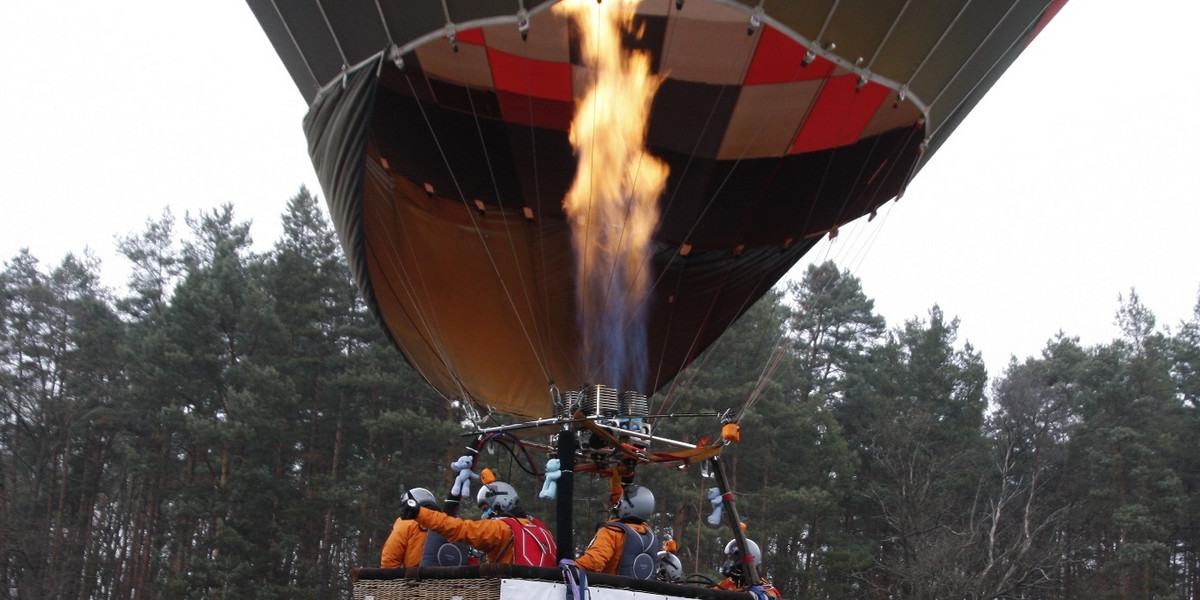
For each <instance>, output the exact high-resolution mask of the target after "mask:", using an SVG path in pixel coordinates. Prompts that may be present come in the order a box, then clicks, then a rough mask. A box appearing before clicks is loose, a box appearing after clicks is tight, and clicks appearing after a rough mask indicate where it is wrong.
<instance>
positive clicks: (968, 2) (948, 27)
mask: <svg viewBox="0 0 1200 600" xmlns="http://www.w3.org/2000/svg"><path fill="white" fill-rule="evenodd" d="M968 6H971V0H966V1H965V2H963V5H962V7H960V8H959V9H958V13H957V14H955V15H954V19H952V20H951V21H950V24H949V25H946V28H945V29H943V30H942V35H940V36H938V39H937V41H936V42H934V43H933V46H931V47H930V48H929V51H928V52H926V53H925V57H924V58H922V59H921V62H920V63H919V64H917V68H916V69H913V72H912V75H910V76H909V77H908V81H905V82H904V87H905V89H907V88H908V86H909V85H910V84H912V82H913V81H914V80H915V79H916V78H917V75H920V74H921V70H922V69H924V68H925V65H927V64H929V59H930V58H932V57H933V53H934V52H937V49H938V48H939V47H941V45H942V42H944V41H945V40H946V36H948V35H950V31H951V30H952V29H954V26H955V25H957V24H958V20H959V19H961V18H962V16H963V14H964V13H966V12H967V7H968ZM926 106H928V105H926Z"/></svg>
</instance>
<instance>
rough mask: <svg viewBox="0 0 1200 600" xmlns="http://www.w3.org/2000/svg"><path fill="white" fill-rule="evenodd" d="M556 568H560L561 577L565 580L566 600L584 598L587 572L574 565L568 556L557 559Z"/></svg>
mask: <svg viewBox="0 0 1200 600" xmlns="http://www.w3.org/2000/svg"><path fill="white" fill-rule="evenodd" d="M558 568H559V569H562V572H563V579H565V580H566V584H567V598H568V600H572V599H573V600H584V598H585V597H586V595H587V574H586V573H584V571H583V569H580V568H579V567H577V566H575V561H574V560H571V559H569V558H564V559H562V560H560V561H558Z"/></svg>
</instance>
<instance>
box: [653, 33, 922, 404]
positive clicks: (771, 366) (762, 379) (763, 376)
mask: <svg viewBox="0 0 1200 600" xmlns="http://www.w3.org/2000/svg"><path fill="white" fill-rule="evenodd" d="M831 16H832V11H831V13H830V15H828V16H827V19H826V21H827V22H828V19H829V18H830V17H831ZM893 27H894V23H893ZM822 30H824V28H822ZM876 54H878V50H877V52H876ZM872 60H874V57H873V58H872ZM800 68H803V67H798V68H797V69H796V72H794V73H793V76H794V75H795V74H798V72H799V69H800ZM824 85H825V84H824V83H823V84H822V88H821V90H823V89H824ZM821 90H819V91H818V92H817V97H819V95H820V93H821ZM855 101H857V95H856V98H855ZM815 104H816V102H815V100H814V102H813V103H811V104H809V106H808V108H807V110H806V114H805V116H804V117H803V118H802V119H801V121H800V124H799V125H798V126H797V131H796V135H798V134H799V130H800V129H801V128H802V127H803V125H804V123H805V122H807V120H808V118H809V117H810V116H811V111H812V109H813V107H814V106H815ZM848 113H849V111H848ZM765 123H766V117H765V116H764V118H763V120H762V121H760V125H759V130H758V131H756V132H755V137H757V135H758V134H759V132H761V130H762V128H763V127H764V126H765ZM848 123H849V119H848V118H847V119H846V120H844V121H843V124H842V127H843V131H844V128H845V127H846V126H848ZM910 136H911V133H910ZM753 139H754V138H752V140H753ZM907 139H911V137H909V138H907ZM878 143H879V140H878V139H876V140H875V146H873V148H874V147H877V145H878ZM903 147H905V144H904V143H901V144H899V145H897V147H896V150H895V151H898V150H899V149H900V148H903ZM836 152H837V149H836V148H835V149H834V153H836ZM870 154H874V149H873V150H872V152H871V153H869V155H870ZM743 156H744V154H743ZM832 158H833V156H832V154H831V161H832ZM739 160H740V159H739ZM889 163H891V164H890V166H889V167H888V170H889V172H890V170H891V169H892V168H893V167H894V161H889ZM830 164H831V162H827V163H826V169H825V172H824V174H823V175H822V177H821V184H820V186H819V187H824V181H825V178H826V177H827V176H828V175H829V168H830ZM735 167H736V163H735ZM865 168H866V163H864V164H863V165H862V167H861V168H860V170H859V173H858V175H857V176H856V180H859V181H861V179H862V177H863V174H864V170H865ZM776 172H778V171H776ZM911 174H912V172H911V171H910V174H909V176H908V179H911ZM861 193H866V191H865V190H863V191H862V192H861ZM819 195H820V193H819V189H818V193H817V195H816V197H819ZM816 197H814V201H813V203H812V205H811V206H810V210H809V215H808V217H807V218H806V220H805V223H804V225H803V227H807V225H808V223H809V222H810V221H811V218H812V215H813V211H814V210H815V208H816V205H817V204H818V202H817V200H816ZM710 202H711V201H710ZM849 204H850V197H847V198H846V199H845V200H844V201H843V203H842V205H841V207H839V210H838V213H837V216H836V217H835V219H834V220H835V223H836V222H838V221H841V219H842V218H843V215H844V214H845V211H846V209H847V208H848V206H849ZM706 209H707V207H706ZM875 210H878V207H876V208H875ZM889 214H890V211H889ZM702 216H703V215H702ZM747 222H748V220H747ZM744 223H745V222H744ZM882 224H883V222H881V223H880V226H881V227H882ZM744 226H745V225H743V227H744ZM803 227H802V229H803ZM881 227H880V228H876V230H875V231H876V232H875V237H872V238H871V240H870V241H871V243H873V242H874V240H875V239H876V237H877V236H878V233H879V231H880V230H881ZM835 228H836V226H835ZM831 240H832V238H831ZM829 247H832V241H831V242H830V244H829V245H827V248H829ZM827 253H828V252H827ZM860 254H861V252H860ZM831 282H832V281H830V282H826V287H823V288H822V289H821V290H819V291H818V294H817V295H818V296H819V295H820V294H823V293H825V291H826V289H827V286H828V285H829V283H831ZM748 300H749V298H747V301H748ZM789 329H790V328H789V327H788V326H786V325H785V326H784V327H783V328H782V330H781V333H780V338H779V340H778V342H777V344H776V349H775V351H773V352H772V355H771V356H770V357H769V358H768V361H767V364H766V365H764V368H763V370H762V372H761V373H760V375H759V380H758V382H757V384H756V386H755V388H754V390H753V391H752V392H751V394H750V395H749V397H748V398H747V399H746V401H745V402H743V403H742V405H741V407H740V408H739V409H738V412H737V416H736V418H735V420H737V419H740V418H741V417H742V416H743V415H744V414H745V412H746V411H747V410H748V409H749V408H750V406H751V405H753V403H754V402H755V401H756V400H757V397H758V396H759V394H760V393H761V392H762V390H763V389H764V387H765V384H766V382H767V381H768V380H769V379H770V377H771V376H772V375H773V373H774V371H775V369H776V368H777V367H778V365H779V363H780V361H781V359H782V356H783V354H784V352H785V350H786V344H784V342H785V341H786V340H787V339H790V337H789V336H788V332H789ZM718 339H719V338H718ZM710 355H711V354H709V355H706V357H707V356H710ZM704 360H705V359H702V363H703V362H704ZM687 364H689V366H695V367H696V368H695V369H689V368H688V367H685V372H686V371H688V370H691V371H692V373H691V374H690V375H689V376H688V377H686V378H680V377H676V380H675V383H674V384H673V386H672V388H671V390H670V391H669V392H668V394H667V397H666V398H665V399H664V401H663V403H662V407H666V406H667V405H668V403H670V402H671V400H672V396H673V395H674V394H675V392H676V391H678V389H679V387H680V385H681V384H690V383H691V382H693V381H694V380H695V377H696V376H697V375H698V373H699V367H700V366H702V364H701V365H690V363H687ZM682 374H683V373H681V375H682Z"/></svg>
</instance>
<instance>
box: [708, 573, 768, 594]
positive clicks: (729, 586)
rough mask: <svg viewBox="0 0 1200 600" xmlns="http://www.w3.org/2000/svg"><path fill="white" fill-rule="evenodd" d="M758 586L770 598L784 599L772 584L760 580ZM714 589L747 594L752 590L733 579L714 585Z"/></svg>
mask: <svg viewBox="0 0 1200 600" xmlns="http://www.w3.org/2000/svg"><path fill="white" fill-rule="evenodd" d="M758 585H760V586H761V587H762V589H763V591H764V592H766V593H767V595H768V596H770V597H772V598H782V596H780V595H779V590H777V589H775V586H773V585H771V584H770V583H767V580H766V579H761V580H759V584H758ZM713 589H717V590H729V591H731V592H745V591H748V590H749V589H750V587H749V586H745V585H738V584H736V583H734V582H733V579H732V578H730V577H726V578H725V579H722V580H721V582H720V583H718V584H717V585H714V586H713Z"/></svg>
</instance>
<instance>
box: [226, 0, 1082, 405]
mask: <svg viewBox="0 0 1200 600" xmlns="http://www.w3.org/2000/svg"><path fill="white" fill-rule="evenodd" d="M1064 2H1065V0H1003V1H994V2H970V1H968V0H964V1H961V2H943V1H937V0H916V1H912V0H909V1H900V0H885V1H878V0H869V1H868V0H851V1H845V0H820V1H816V2H794V1H754V2H751V1H745V2H737V1H733V0H647V1H645V2H642V3H641V4H640V6H639V7H638V8H637V14H636V17H635V26H634V27H633V28H632V33H630V34H628V35H627V37H626V40H625V41H626V43H627V45H628V46H630V47H632V48H635V49H637V50H638V51H641V52H644V53H647V54H648V56H649V57H650V61H651V68H652V70H653V72H654V73H655V74H656V75H657V76H659V77H661V78H662V82H661V85H660V86H659V87H658V90H657V94H656V95H655V96H654V99H653V105H652V107H651V110H650V115H649V121H648V126H647V130H646V139H645V143H646V146H647V149H648V151H649V152H650V153H651V154H653V155H654V156H656V157H658V158H659V159H661V160H662V161H664V162H665V163H666V164H667V165H668V167H669V177H668V179H667V181H666V185H665V189H664V190H663V193H662V194H661V196H660V199H659V210H660V213H661V219H660V222H659V223H658V226H657V229H656V230H655V231H654V233H653V238H652V243H651V249H650V259H649V262H650V264H649V266H648V270H649V273H650V274H651V275H650V280H651V282H652V283H651V287H650V290H649V294H648V297H647V299H646V301H645V306H644V310H645V311H646V314H647V317H648V318H647V319H646V322H647V323H648V329H647V332H646V335H645V348H644V349H640V350H639V351H638V354H637V357H638V358H636V359H635V360H636V362H638V363H639V364H638V368H637V369H635V370H634V371H635V372H636V373H637V374H636V376H634V377H633V379H632V380H627V381H613V382H605V381H600V374H599V373H597V372H596V369H595V368H594V367H593V366H591V365H587V364H584V361H583V360H581V358H580V356H581V351H580V346H581V344H583V343H584V336H583V335H582V334H581V329H580V328H581V325H580V323H579V322H578V320H577V302H578V300H577V296H576V276H575V273H574V263H573V260H572V258H571V255H572V251H571V234H570V231H569V229H568V226H567V222H566V221H567V219H566V216H565V214H564V210H563V206H562V203H563V198H564V195H565V194H566V193H567V190H568V188H569V187H570V185H571V182H572V179H573V177H574V175H575V173H576V168H577V167H576V165H577V162H576V156H575V152H574V151H573V149H572V147H571V145H570V143H569V140H568V136H569V133H568V132H569V129H570V123H571V119H572V115H573V113H574V110H575V102H576V100H577V99H578V97H579V95H580V89H581V87H582V86H583V85H584V84H585V83H586V81H587V80H588V79H589V74H588V73H587V69H586V68H584V67H582V66H580V59H579V55H580V48H579V39H580V36H579V31H578V29H577V28H576V27H575V26H573V25H572V22H571V21H570V19H568V18H567V17H566V16H564V15H562V14H560V13H558V12H556V11H554V10H551V9H552V6H553V5H554V4H555V2H541V3H537V4H534V5H530V6H526V4H525V3H524V2H520V1H517V2H512V1H507V2H506V1H497V0H470V1H463V0H405V1H403V2H400V1H395V0H344V1H339V2H337V3H332V2H320V1H319V0H299V1H295V2H279V1H277V0H248V3H249V5H250V7H251V9H252V10H253V12H254V13H255V15H256V16H257V18H258V20H259V22H260V24H261V25H262V28H263V30H264V31H265V32H266V34H267V36H268V37H269V39H270V40H271V43H272V44H273V45H274V47H275V49H276V51H277V53H278V55H279V57H280V58H281V59H282V61H283V63H284V65H285V66H286V68H287V70H288V72H289V73H290V74H291V76H292V78H293V80H294V81H295V83H296V86H297V88H298V89H299V91H300V93H301V94H302V95H303V97H304V98H305V100H306V101H308V102H309V103H310V105H311V108H310V111H309V113H308V115H307V117H306V119H305V120H304V127H305V131H306V133H307V137H308V140H309V150H310V154H311V156H312V159H313V163H314V165H315V167H316V171H317V175H318V178H319V180H320V182H321V186H322V188H323V190H324V192H325V195H326V197H327V201H328V203H329V206H330V212H331V215H332V218H333V220H334V223H335V226H336V229H337V231H338V234H339V236H340V238H341V242H342V244H343V246H344V249H345V251H346V254H347V256H348V258H349V262H350V264H351V267H352V269H353V273H354V277H355V280H356V281H357V283H358V286H359V288H360V290H361V292H362V295H363V297H364V298H365V299H366V302H367V304H368V305H369V306H370V308H371V310H372V311H373V313H374V314H375V316H376V317H377V319H378V320H379V322H380V323H381V325H382V326H383V328H384V330H385V331H386V332H387V334H388V336H389V337H390V339H391V341H393V342H394V343H395V345H396V347H397V348H398V349H399V351H400V352H402V353H403V355H404V356H405V358H407V360H408V361H409V362H410V363H411V364H412V365H413V366H414V367H415V368H416V369H417V370H418V371H419V372H420V373H421V374H422V375H423V376H424V377H425V379H427V380H428V381H429V382H430V384H432V386H433V387H434V388H436V389H437V390H438V391H439V392H440V393H441V394H443V395H445V396H447V397H454V398H459V399H462V400H465V401H468V402H473V403H475V404H477V405H479V406H481V407H485V408H487V409H489V410H495V411H496V412H499V413H504V414H509V415H514V416H517V417H522V418H537V417H542V416H547V415H550V414H552V412H553V407H552V403H551V396H550V395H549V394H548V393H547V390H548V389H549V387H550V386H551V385H556V386H557V387H558V388H561V389H578V388H580V387H581V386H582V385H584V384H588V383H597V382H598V383H607V384H608V385H613V386H618V387H621V388H622V389H624V388H629V389H636V390H640V391H642V392H652V391H654V390H656V389H658V388H659V387H660V386H662V385H663V384H664V383H665V382H667V381H669V380H670V379H671V378H672V377H673V376H675V375H676V374H677V373H678V372H679V371H680V370H681V369H682V368H684V367H685V366H686V365H688V363H689V361H690V360H692V359H693V358H694V357H695V356H696V354H697V353H698V352H699V351H701V350H702V349H704V348H705V347H706V346H708V345H709V344H710V343H711V342H713V341H714V340H715V339H716V338H717V337H718V336H719V335H720V334H721V332H722V331H724V330H725V329H726V328H727V326H728V325H730V324H731V323H732V322H733V321H734V320H735V319H737V317H738V316H739V315H741V314H742V313H743V312H744V311H745V310H746V309H747V308H748V307H749V306H750V305H751V304H752V303H753V302H754V301H755V300H756V299H757V298H759V297H760V296H761V295H762V294H763V293H765V292H766V291H767V290H768V289H769V288H771V287H772V286H773V285H774V284H775V283H776V282H777V281H778V280H779V279H780V278H781V277H783V276H784V275H785V274H786V273H787V272H788V270H789V268H791V267H792V266H793V265H794V264H795V263H796V262H797V261H798V260H799V259H800V257H801V256H803V255H804V253H805V252H806V251H807V250H809V249H810V248H812V247H813V245H814V244H815V243H816V242H817V241H818V240H819V239H820V238H821V236H823V235H826V234H830V233H836V231H837V229H838V228H839V227H840V226H842V225H844V224H846V223H848V222H850V221H853V220H855V219H858V218H860V217H862V216H864V215H870V214H872V213H873V212H874V211H876V210H877V209H878V208H879V207H880V206H881V205H883V204H884V203H886V202H888V201H890V200H893V199H895V198H898V197H899V196H901V195H902V194H903V193H904V190H905V187H906V186H907V184H908V183H909V182H910V181H912V179H913V177H914V176H915V175H916V173H918V172H919V171H920V169H921V167H922V166H923V165H924V164H926V163H927V162H928V161H929V159H930V157H931V156H932V155H933V154H934V152H935V151H936V150H937V149H938V147H939V146H940V145H941V144H942V143H943V142H944V141H945V139H946V138H947V136H948V135H949V134H950V133H951V132H952V131H953V130H954V128H955V127H956V126H957V125H958V124H959V122H961V121H962V119H963V118H964V117H965V116H966V114H967V113H968V112H969V111H970V109H971V108H972V107H973V106H974V105H975V104H976V102H978V100H979V99H980V97H982V95H983V94H984V93H985V92H986V91H987V90H988V89H989V88H990V87H991V85H992V84H993V83H994V82H995V81H996V79H997V78H998V77H1000V75H1001V74H1002V73H1003V72H1004V70H1005V69H1006V68H1007V67H1008V66H1009V65H1010V64H1011V63H1012V62H1013V60H1015V59H1016V57H1017V56H1018V55H1019V54H1020V53H1021V50H1022V49H1023V48H1024V47H1025V46H1026V44H1028V43H1029V42H1030V40H1031V39H1032V38H1033V37H1034V36H1035V35H1036V34H1037V33H1038V31H1039V30H1040V29H1041V28H1042V27H1043V26H1044V24H1045V23H1046V22H1047V21H1048V20H1049V19H1050V18H1051V17H1052V16H1053V15H1054V14H1055V12H1056V11H1057V10H1058V8H1060V6H1061V5H1062V4H1063V3H1064ZM614 293H619V292H614ZM625 333H626V332H617V334H618V335H625ZM628 360H629V358H628V357H614V358H613V361H614V362H618V361H628Z"/></svg>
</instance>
